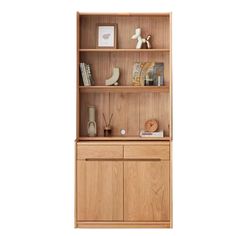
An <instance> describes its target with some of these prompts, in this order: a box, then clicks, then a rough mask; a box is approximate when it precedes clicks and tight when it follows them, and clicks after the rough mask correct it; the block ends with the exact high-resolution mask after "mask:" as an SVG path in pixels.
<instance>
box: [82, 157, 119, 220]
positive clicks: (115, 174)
mask: <svg viewBox="0 0 236 236" xmlns="http://www.w3.org/2000/svg"><path fill="white" fill-rule="evenodd" d="M77 197H78V199H77V218H78V220H79V221H93V220H96V221H105V220H106V221H110V220H115V221H119V220H123V162H122V161H110V160H109V161H107V160H98V161H97V160H96V161H93V160H77Z"/></svg>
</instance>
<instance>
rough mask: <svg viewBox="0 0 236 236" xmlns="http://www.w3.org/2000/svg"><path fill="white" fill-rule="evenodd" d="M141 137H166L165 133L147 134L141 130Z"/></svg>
mask: <svg viewBox="0 0 236 236" xmlns="http://www.w3.org/2000/svg"><path fill="white" fill-rule="evenodd" d="M140 137H142V138H163V137H164V131H163V130H161V131H158V132H146V131H144V130H141V132H140Z"/></svg>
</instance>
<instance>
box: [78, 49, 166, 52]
mask: <svg viewBox="0 0 236 236" xmlns="http://www.w3.org/2000/svg"><path fill="white" fill-rule="evenodd" d="M79 51H80V52H140V53H141V52H170V49H168V48H159V49H158V48H153V49H136V48H125V49H123V48H118V49H110V48H109V49H105V48H81V49H79Z"/></svg>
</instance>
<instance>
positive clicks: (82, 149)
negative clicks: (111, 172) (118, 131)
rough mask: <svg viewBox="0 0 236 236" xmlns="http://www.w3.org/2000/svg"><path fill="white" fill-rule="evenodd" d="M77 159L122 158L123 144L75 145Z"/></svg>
mask: <svg viewBox="0 0 236 236" xmlns="http://www.w3.org/2000/svg"><path fill="white" fill-rule="evenodd" d="M77 153H78V155H77V158H78V159H91V158H110V159H116V158H123V146H111V145H103V146H97V145H96V146H95V145H94V146H77Z"/></svg>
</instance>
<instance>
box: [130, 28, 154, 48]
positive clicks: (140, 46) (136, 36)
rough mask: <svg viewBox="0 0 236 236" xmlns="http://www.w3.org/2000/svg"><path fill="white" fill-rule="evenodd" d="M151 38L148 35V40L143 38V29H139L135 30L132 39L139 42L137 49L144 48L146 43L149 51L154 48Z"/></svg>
mask: <svg viewBox="0 0 236 236" xmlns="http://www.w3.org/2000/svg"><path fill="white" fill-rule="evenodd" d="M150 38H151V35H148V36H147V37H146V38H142V36H141V28H137V29H136V30H135V34H134V35H133V36H132V37H131V39H136V40H137V45H136V49H140V48H142V44H143V43H146V46H147V48H148V49H150V48H152V46H151V43H150Z"/></svg>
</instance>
